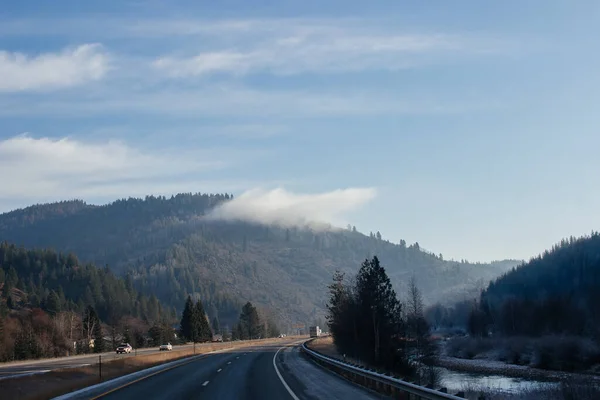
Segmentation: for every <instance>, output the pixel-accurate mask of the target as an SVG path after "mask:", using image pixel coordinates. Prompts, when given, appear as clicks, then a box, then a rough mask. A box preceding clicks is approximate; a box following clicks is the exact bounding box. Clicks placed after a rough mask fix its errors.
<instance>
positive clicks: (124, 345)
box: [117, 343, 133, 354]
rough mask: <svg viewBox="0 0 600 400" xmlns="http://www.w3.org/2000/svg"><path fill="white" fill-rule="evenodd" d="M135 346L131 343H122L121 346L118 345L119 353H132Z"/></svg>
mask: <svg viewBox="0 0 600 400" xmlns="http://www.w3.org/2000/svg"><path fill="white" fill-rule="evenodd" d="M132 350H133V347H131V345H130V344H129V343H121V344H120V345H119V347H117V354H119V353H131V351H132Z"/></svg>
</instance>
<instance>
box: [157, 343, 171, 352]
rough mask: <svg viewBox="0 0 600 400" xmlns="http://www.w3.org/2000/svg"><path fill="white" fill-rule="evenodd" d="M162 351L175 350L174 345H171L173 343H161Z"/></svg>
mask: <svg viewBox="0 0 600 400" xmlns="http://www.w3.org/2000/svg"><path fill="white" fill-rule="evenodd" d="M158 349H159V350H160V351H163V350H166V351H171V350H173V346H172V345H171V343H167V344H161V345H160V347H159V348H158Z"/></svg>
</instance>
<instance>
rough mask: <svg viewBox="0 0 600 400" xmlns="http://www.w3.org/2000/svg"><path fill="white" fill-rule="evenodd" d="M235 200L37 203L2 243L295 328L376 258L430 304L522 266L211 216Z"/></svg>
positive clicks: (6, 217) (2, 235)
mask: <svg viewBox="0 0 600 400" xmlns="http://www.w3.org/2000/svg"><path fill="white" fill-rule="evenodd" d="M231 198H232V196H230V195H228V194H191V193H187V194H179V195H177V196H172V197H171V198H165V197H154V196H148V197H146V198H145V199H127V200H118V201H115V202H114V203H111V204H109V205H105V206H94V205H89V204H86V203H85V202H83V201H79V200H76V201H65V202H60V203H53V204H43V205H35V206H32V207H28V208H25V209H21V210H16V211H12V212H9V213H5V214H2V215H0V240H9V241H11V242H14V243H18V244H22V245H25V246H27V247H52V248H55V249H57V250H59V251H62V252H67V251H73V252H75V253H76V254H77V255H78V257H79V258H80V259H82V260H85V261H91V262H94V263H95V264H96V265H109V266H110V268H111V270H112V271H114V272H115V273H117V274H120V275H123V276H129V277H130V278H131V280H132V281H133V283H134V286H135V287H136V288H137V289H138V290H139V291H140V292H142V293H148V294H154V295H156V296H157V297H158V299H159V300H160V301H162V302H163V303H164V304H167V305H169V306H172V307H177V309H179V308H180V307H181V306H182V304H183V303H184V301H185V298H186V296H187V295H188V294H192V295H197V296H199V297H200V298H201V299H202V300H203V302H204V303H205V307H206V310H207V312H208V313H209V314H210V315H211V316H212V315H216V314H218V317H219V319H221V321H225V322H226V323H228V322H229V323H230V322H233V321H234V320H235V319H236V318H237V315H238V314H239V309H240V304H241V303H242V302H245V301H246V300H250V301H252V302H253V303H255V304H257V305H259V306H261V307H263V308H266V309H269V310H271V311H273V312H274V313H276V315H277V317H278V318H279V320H280V321H282V322H285V323H287V324H288V326H289V324H292V323H295V322H303V323H312V322H314V321H317V320H319V319H321V321H322V317H323V315H324V304H325V296H326V286H327V285H328V284H329V282H330V280H331V277H332V274H333V272H334V271H335V270H336V269H340V270H343V271H347V272H352V273H355V272H356V271H357V270H358V268H359V266H360V263H361V262H362V261H364V259H365V258H367V257H370V256H372V255H377V256H378V257H379V259H380V260H381V262H382V265H383V266H384V267H385V268H386V270H387V272H388V275H389V276H390V278H391V280H392V283H393V284H394V286H395V287H396V288H397V291H398V292H399V293H400V294H401V295H402V293H403V292H404V285H405V283H406V282H407V281H408V280H409V278H410V277H411V276H412V275H414V276H415V277H416V278H417V282H418V284H419V286H420V288H421V290H422V292H423V294H424V297H425V299H426V301H427V302H429V303H432V302H435V301H452V300H457V299H461V298H464V297H465V296H476V295H477V294H478V293H479V291H480V290H481V289H483V288H484V287H485V286H486V284H487V283H488V282H489V281H490V280H491V279H494V278H496V277H497V276H499V275H501V274H502V273H504V272H505V271H507V270H509V269H510V268H512V267H513V266H515V265H517V264H518V261H513V260H505V261H498V262H495V263H492V264H483V263H476V264H473V263H468V262H464V261H461V262H458V261H446V260H443V258H442V257H441V255H434V254H430V253H428V252H425V251H423V250H422V249H421V248H420V247H419V245H418V243H415V244H412V245H409V246H407V244H406V243H405V242H404V241H401V242H400V243H399V244H393V243H390V242H388V241H384V240H381V239H380V235H375V234H371V235H369V236H366V235H364V234H362V233H359V232H356V230H355V229H347V230H337V231H333V230H331V231H321V232H316V231H311V230H308V229H300V228H289V229H286V228H280V227H275V226H264V225H255V224H247V223H230V222H222V221H214V220H208V219H206V218H204V216H205V215H206V213H207V212H208V211H210V210H211V209H212V208H213V207H215V206H216V205H218V204H221V203H222V202H225V201H228V200H229V199H231ZM282 327H285V324H282Z"/></svg>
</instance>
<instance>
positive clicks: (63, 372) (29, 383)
mask: <svg viewBox="0 0 600 400" xmlns="http://www.w3.org/2000/svg"><path fill="white" fill-rule="evenodd" d="M290 339H292V337H290ZM281 341H282V340H281V339H277V338H270V339H259V340H248V341H234V342H220V343H205V344H197V345H196V346H195V348H194V347H192V346H190V347H186V348H183V349H179V350H177V348H174V349H173V350H172V351H165V352H160V353H153V354H145V355H138V356H135V355H127V356H124V357H123V358H119V359H116V360H110V361H106V362H105V361H102V360H101V358H99V361H100V362H99V363H96V364H93V365H90V366H86V367H78V368H67V369H57V370H53V371H50V372H47V373H44V374H39V375H32V376H24V377H15V378H13V379H6V380H2V381H0V393H2V397H3V398H7V399H20V400H42V399H49V398H53V397H56V396H60V395H62V394H66V393H69V392H72V391H75V390H79V389H82V388H84V387H88V386H91V385H95V384H97V383H100V382H105V381H108V380H111V379H114V378H118V377H120V376H124V375H127V374H130V373H133V372H137V371H141V370H144V369H147V368H151V367H154V366H157V365H160V364H164V363H166V362H170V361H175V360H179V359H183V358H186V357H190V356H194V355H198V354H206V353H210V352H213V351H219V350H229V349H236V348H243V347H249V346H256V345H263V344H264V345H268V344H274V343H279V342H281Z"/></svg>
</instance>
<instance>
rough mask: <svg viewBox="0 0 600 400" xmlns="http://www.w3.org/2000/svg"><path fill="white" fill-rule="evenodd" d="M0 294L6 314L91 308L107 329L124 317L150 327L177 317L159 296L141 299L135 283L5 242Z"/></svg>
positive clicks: (64, 257) (1, 252) (67, 257)
mask: <svg viewBox="0 0 600 400" xmlns="http://www.w3.org/2000/svg"><path fill="white" fill-rule="evenodd" d="M0 289H1V290H0V306H1V307H0V308H3V311H4V312H5V311H6V310H7V309H13V310H19V309H31V308H42V309H43V310H45V311H46V312H48V313H49V314H51V315H54V314H56V313H59V312H61V311H76V312H78V313H82V312H83V310H84V309H85V307H87V306H92V307H94V308H95V309H96V311H97V313H98V316H99V317H100V319H101V320H103V321H105V322H107V323H115V322H116V321H117V320H119V319H120V318H122V317H125V316H133V317H139V318H143V319H145V320H149V321H157V320H159V318H160V317H161V316H165V317H169V318H173V317H175V315H173V312H172V311H174V310H169V309H167V310H165V309H164V308H163V307H162V305H161V304H160V302H159V301H158V299H157V298H156V296H154V295H149V296H145V295H142V294H140V293H138V292H137V291H136V290H135V288H134V287H133V283H132V282H131V281H130V280H127V279H123V278H121V277H118V276H116V275H114V274H113V273H112V272H111V271H110V270H108V269H107V268H97V267H96V266H94V265H92V264H84V263H81V262H79V260H78V259H77V257H76V256H75V255H74V254H68V255H67V254H60V253H57V252H55V251H54V250H41V249H38V250H30V249H25V248H22V247H17V246H15V245H13V244H9V243H6V242H2V243H0ZM0 314H2V313H0ZM0 317H1V315H0Z"/></svg>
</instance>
